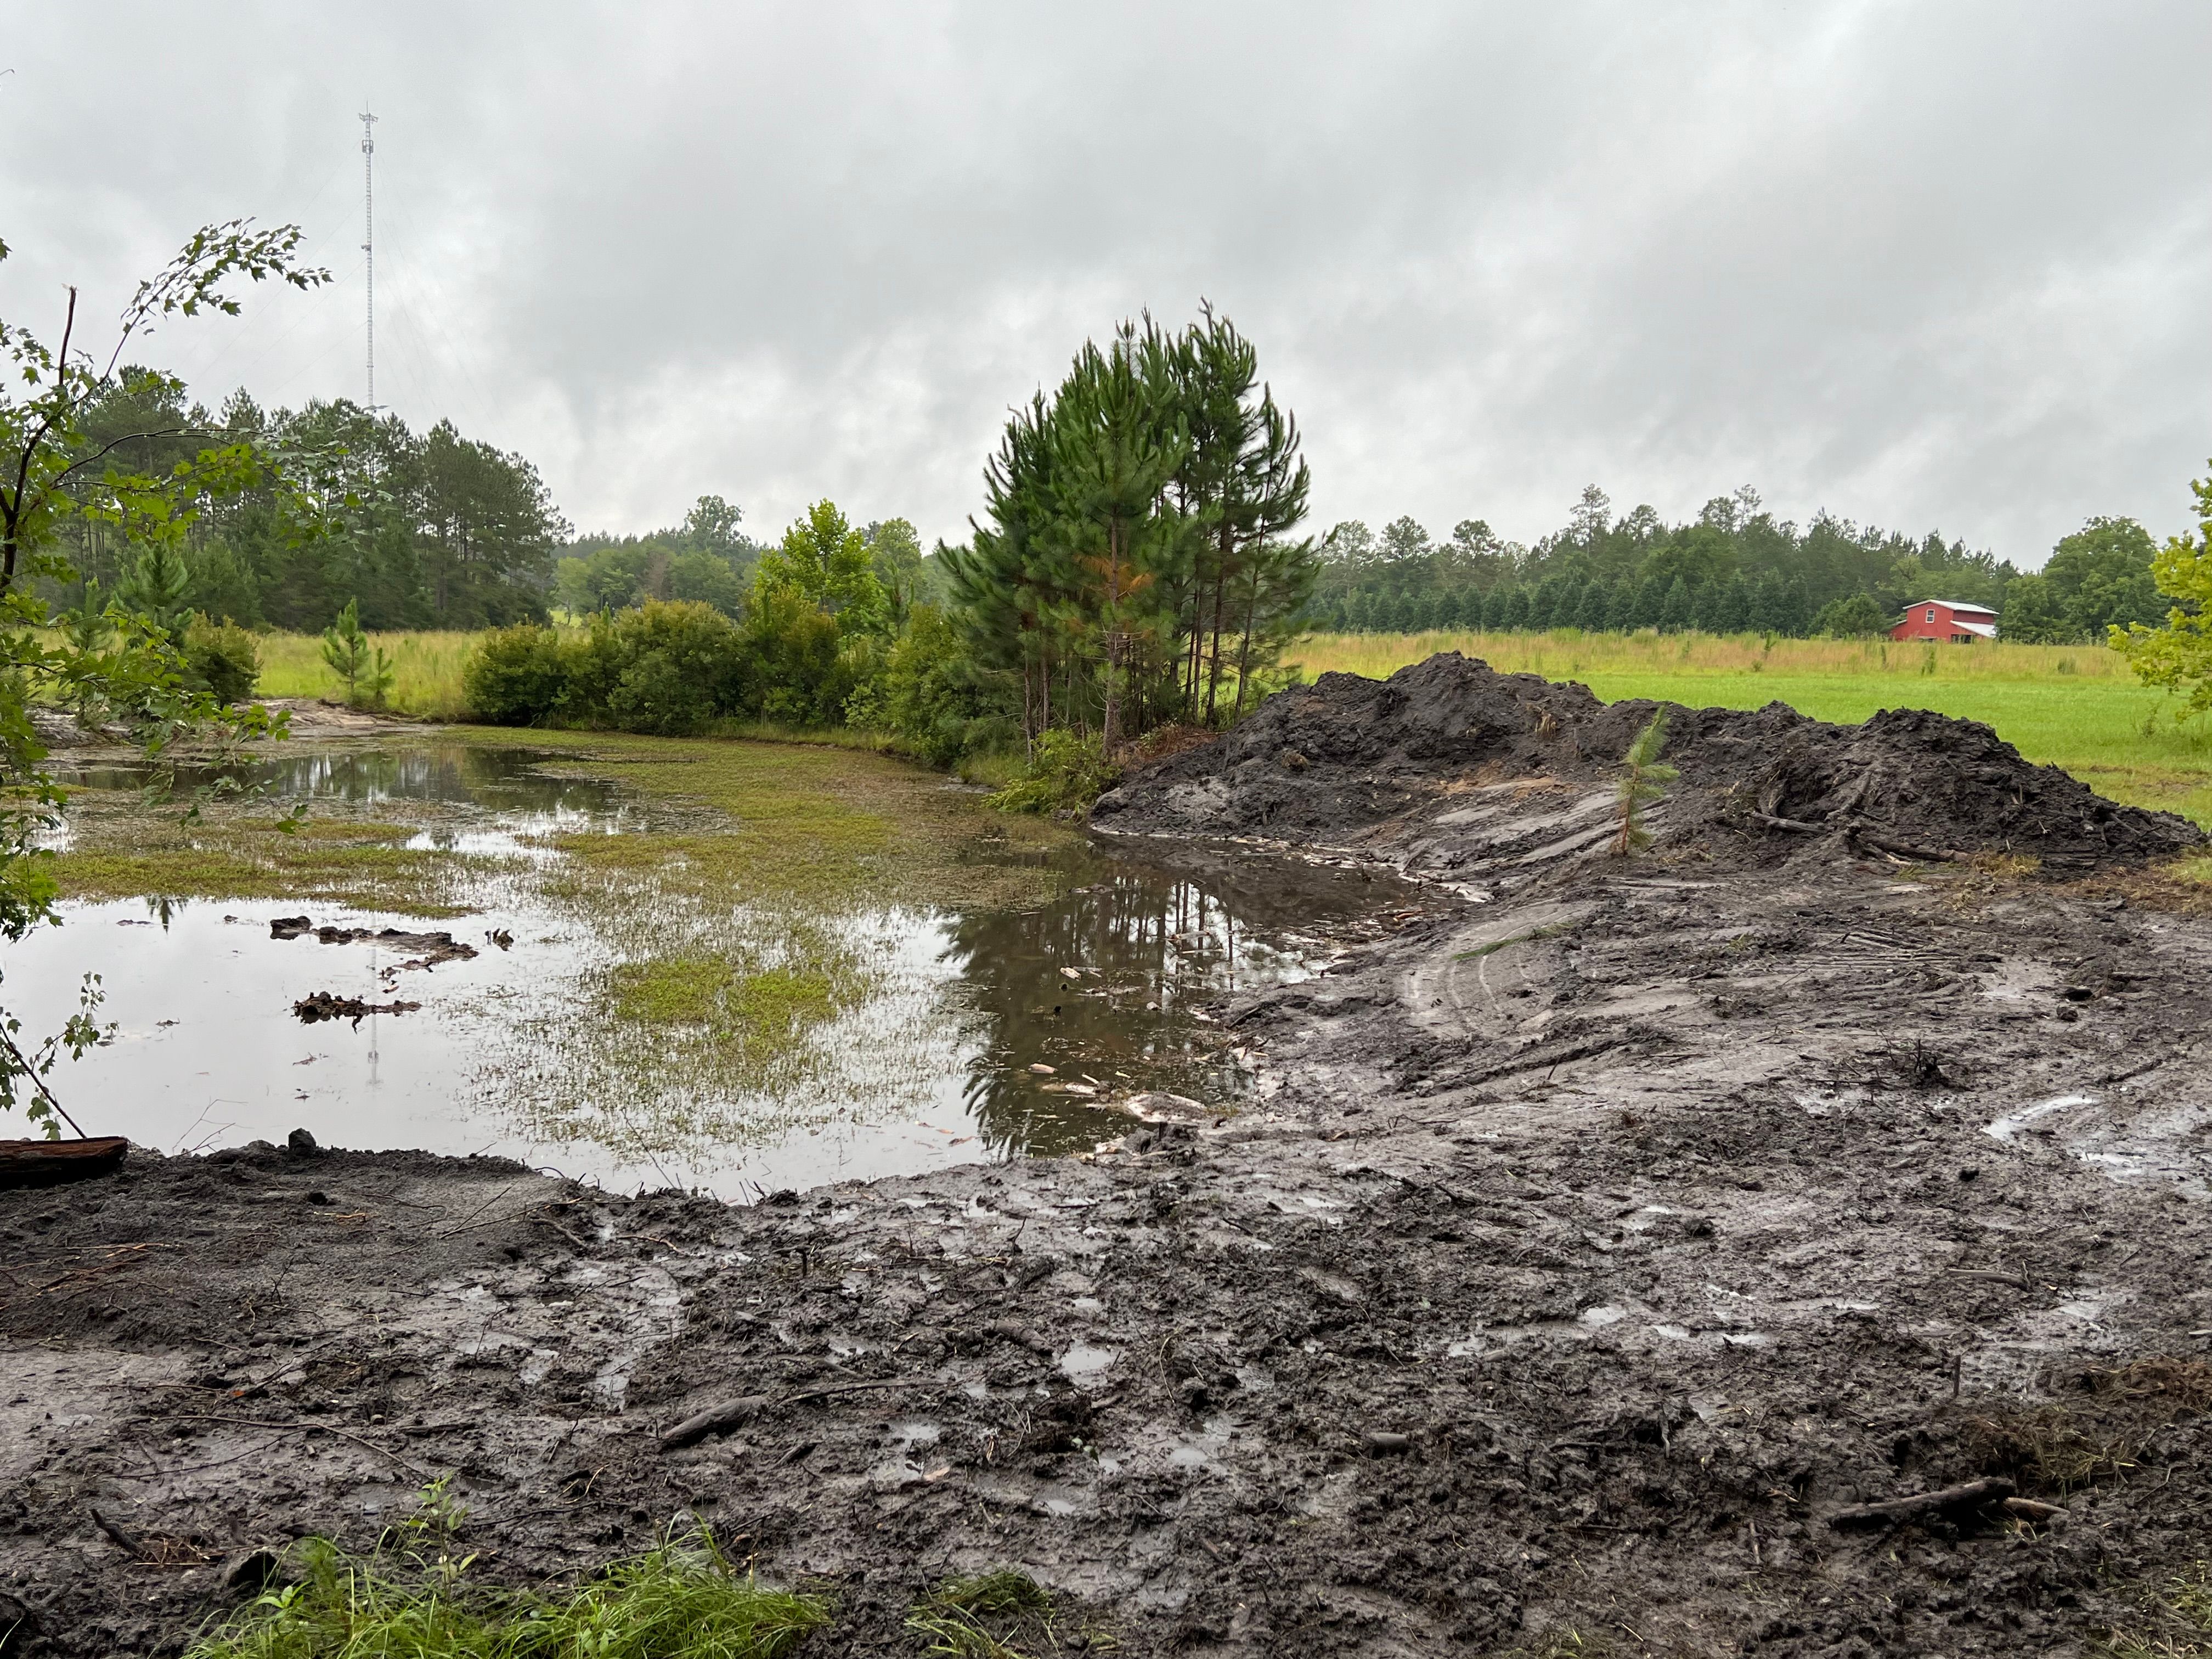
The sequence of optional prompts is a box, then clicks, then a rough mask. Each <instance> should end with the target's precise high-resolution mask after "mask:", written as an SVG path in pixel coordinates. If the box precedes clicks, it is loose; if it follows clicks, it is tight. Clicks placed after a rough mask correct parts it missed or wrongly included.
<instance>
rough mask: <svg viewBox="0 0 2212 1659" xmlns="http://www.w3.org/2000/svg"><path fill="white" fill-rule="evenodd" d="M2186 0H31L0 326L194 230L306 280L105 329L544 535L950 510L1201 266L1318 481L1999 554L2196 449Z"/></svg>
mask: <svg viewBox="0 0 2212 1659" xmlns="http://www.w3.org/2000/svg"><path fill="white" fill-rule="evenodd" d="M2208 62H2212V4H2208V3H2206V0H2172V3H2148V0H2147V3H2128V0H2095V3H2085V0H2072V3H2063V4H2061V3H2025V0H1999V3H1984V4H1975V3H1951V0H1902V3H1827V4H1822V3H1802V0H1758V3H1750V4H1743V5H1729V4H1724V3H1717V0H1692V3H1685V4H1668V3H1659V0H1627V3H1618V4H1608V3H1586V4H1585V3H1571V0H1543V3H1538V0H1523V3H1516V4H1510V5H1483V4H1476V3H1459V4H1434V5H1431V4H1420V3H1387V0H1370V3H1365V4H1357V5H1353V4H1346V5H1340V6H1316V5H1309V4H1304V3H1297V0H1269V3H1254V4H1249V5H1204V4H1195V3H1191V0H1180V3H1175V4H1165V3H1163V4H1158V5H1151V6H1146V5H1117V4H1111V3H1109V4H1105V5H1094V6H1089V7H1084V8H1077V7H1073V6H1064V5H1040V4H1036V3H1033V0H1032V3H1007V4H1000V5H985V4H963V3H919V0H904V3H897V4H891V3H884V4H879V5H874V6H856V5H838V4H830V3H823V0H811V3H807V4H805V5H800V4H796V3H793V4H787V5H782V6H775V7H767V6H760V7H752V6H742V5H735V4H728V3H721V4H713V5H697V6H684V5H677V4H662V3H651V4H624V5H616V4H608V5H603V6H589V7H587V6H583V5H567V4H561V3H556V0H534V3H531V4H526V5H522V4H517V5H499V4H492V3H482V0H468V3H453V0H442V3H438V4H425V5H407V4H398V3H383V4H378V5H374V6H353V7H338V6H332V5H324V6H309V5H306V4H301V3H283V4H276V3H271V4H267V5H263V6H254V5H249V4H227V3H223V0H209V3H203V4H198V5H191V6H184V5H176V4H173V3H163V4H150V3H121V4H117V3H109V4H104V5H101V6H98V7H90V6H80V5H61V4H49V5H43V6H37V7H27V8H25V9H24V10H23V11H21V12H20V13H17V14H16V15H15V21H13V22H12V23H11V25H10V27H9V30H8V32H7V41H6V44H5V46H4V47H0V69H4V70H12V71H13V72H12V73H8V74H4V75H0V146H4V151H0V153H4V155H5V156H6V165H5V169H4V173H0V238H4V239H5V240H6V241H7V242H8V243H9V245H10V246H12V247H13V248H14V249H15V256H14V257H13V258H10V259H9V261H8V262H7V263H6V264H4V265H0V317H4V318H6V319H9V321H12V322H16V323H22V324H28V325H33V326H35V327H37V328H38V329H40V331H42V332H45V331H55V330H56V328H57V325H58V319H59V315H60V311H61V299H62V295H61V289H62V286H63V285H64V283H76V284H77V285H78V286H79V287H80V289H82V291H83V295H84V303H85V305H86V307H87V308H88V310H89V311H90V312H91V313H93V314H94V315H99V316H108V315H112V313H114V312H115V311H116V310H117V309H118V307H120V306H121V304H122V303H123V301H125V298H126V297H127V296H128V294H129V292H130V289H131V285H132V284H133V283H134V282H135V281H136V279H137V277H138V276H141V275H143V274H144V273H145V272H147V271H149V270H152V269H154V268H155V267H156V266H158V265H159V264H161V261H162V260H163V259H164V258H166V257H167V254H168V253H169V252H171V251H172V250H173V248H174V247H175V246H176V245H177V244H178V243H179V241H180V240H182V239H183V238H184V237H185V235H187V234H189V233H190V232H191V230H192V229H193V228H195V227H197V225H199V224H201V223H203V222H207V221H210V220H213V219H219V218H228V217H231V216H238V215H247V214H250V215H253V216H257V217H258V219H259V220H260V221H262V222H264V223H273V222H282V221H286V220H295V221H297V222H299V223H301V225H303V226H305V227H306V228H307V233H308V235H309V238H310V241H311V244H312V246H311V252H312V254H313V257H314V258H317V259H318V260H319V261H320V262H321V263H324V264H327V265H328V266H329V267H330V268H331V271H332V272H333V274H334V275H335V276H337V278H338V281H337V282H336V283H334V284H333V285H331V287H330V288H327V289H323V290H321V291H319V292H318V293H316V294H313V295H297V294H293V293H289V292H284V293H277V292H274V291H271V290H269V289H262V290H260V291H258V292H255V293H253V294H252V295H249V304H248V308H247V314H246V317H245V318H244V319H239V320H224V319H215V320H209V321H199V322H195V323H191V324H180V325H176V326H173V327H172V328H169V329H167V330H165V331H164V332H163V333H162V334H161V336H160V337H158V339H157V342H156V343H155V346H154V347H153V348H152V349H149V351H148V352H147V353H146V354H145V355H146V356H148V357H149V359H150V360H153V361H157V362H161V363H162V364H163V365H164V366H166V367H168V368H173V369H174V370H176V371H178V372H179V373H181V374H184V375H185V377H186V378H187V379H188V380H190V381H191V384H192V386H193V388H194V390H195V392H197V393H199V394H200V395H202V396H204V397H206V398H210V401H212V400H214V399H216V398H220V397H221V396H222V393H223V392H226V391H228V389H229V388H230V387H232V386H237V385H240V384H243V385H245V386H246V387H247V388H248V389H250V390H251V391H252V392H253V393H254V394H255V395H256V396H257V397H258V398H261V399H262V400H263V401H264V403H282V404H288V405H296V404H300V403H301V402H303V401H305V400H307V399H308V398H317V397H320V398H330V397H337V396H349V397H353V398H360V397H362V394H363V386H362V308H363V307H362V301H363V294H362V254H361V252H360V248H359V244H360V242H361V240H362V235H361V216H362V157H361V154H360V131H361V128H360V123H359V122H358V120H357V119H356V113H357V112H359V111H361V110H362V109H363V108H370V107H373V108H374V110H375V112H377V113H378V115H379V116H380V122H379V124H378V125H377V128H376V142H377V149H376V158H375V159H376V191H377V265H376V277H377V307H378V310H377V346H378V351H377V395H378V398H379V400H380V401H381V402H383V403H386V404H389V405H391V406H392V408H394V409H396V410H398V411H399V412H400V413H402V414H403V415H404V416H406V417H407V418H408V419H409V420H410V422H414V423H416V425H417V426H418V427H420V426H424V425H428V423H430V422H433V421H435V420H436V419H437V418H439V417H440V416H451V417H452V418H453V420H454V421H455V422H456V423H457V424H458V425H459V426H460V427H461V428H462V429H463V430H464V431H465V432H466V433H468V434H469V435H471V436H479V437H484V438H488V439H489V440H491V441H494V442H495V443H497V444H499V445H501V447H509V448H513V449H518V450H520V451H522V452H523V453H526V454H527V455H529V456H530V457H531V458H532V459H533V460H535V461H536V462H537V464H538V466H539V468H540V469H541V470H542V471H543V472H544V475H545V477H546V479H547V481H548V482H549V483H550V485H551V487H552V489H553V492H554V495H555V497H556V500H557V501H559V503H560V505H561V507H562V509H563V510H564V511H565V512H566V513H567V514H568V517H569V518H570V519H572V520H574V522H575V523H576V524H577V525H578V526H581V527H588V528H594V529H614V530H640V529H648V528H651V527H653V526H656V525H659V524H664V523H669V522H673V521H675V520H678V519H679V518H680V517H681V516H682V513H683V512H684V507H685V506H686V505H687V504H688V503H689V501H690V500H691V499H692V498H694V497H695V496H696V495H700V494H701V493H702V492H706V491H714V492H716V493H719V494H721V495H727V496H728V497H730V498H731V499H732V500H733V501H738V503H740V504H741V505H742V506H743V507H744V509H745V512H746V517H747V524H748V527H749V528H750V529H751V530H752V531H753V532H755V533H756V534H761V535H767V534H773V533H775V532H776V531H778V530H780V528H781V526H782V525H783V524H784V523H786V522H787V520H789V519H790V518H791V517H792V516H793V514H794V513H796V512H797V511H798V510H799V507H801V506H802V505H803V504H804V503H805V502H806V501H810V500H812V499H814V498H817V497H818V496H821V495H829V496H832V497H834V498H835V499H836V501H838V502H839V503H840V504H841V505H842V506H843V507H846V508H847V510H848V512H850V513H852V514H853V515H854V517H856V518H858V519H860V520H867V519H873V518H883V517H889V516H891V515H893V514H903V515H904V516H906V517H908V518H911V519H913V520H915V522H916V523H917V524H918V525H919V526H921V530H922V532H923V535H924V537H925V538H926V539H927V538H933V537H936V536H944V537H946V538H957V537H960V536H962V535H963V534H964V533H965V526H966V519H967V515H968V514H969V513H971V512H974V511H976V510H977V509H978V506H979V499H980V490H979V484H978V477H979V472H980V468H981V461H982V459H983V456H984V454H985V453H986V452H987V450H988V448H989V447H990V446H991V445H992V444H993V443H994V441H995V439H996V436H997V433H998V429H999V428H1000V424H1001V422H1003V420H1004V418H1005V414H1006V408H1007V406H1008V405H1009V404H1012V403H1015V402H1018V401H1019V400H1021V399H1023V398H1026V397H1027V396H1028V394H1029V393H1030V392H1031V391H1032V390H1033V389H1035V388H1036V386H1038V385H1039V384H1040V383H1041V382H1043V383H1047V384H1048V383H1050V382H1052V381H1053V380H1056V379H1057V378H1058V376H1059V374H1060V371H1061V370H1062V368H1064V367H1065V365H1066V361H1067V359H1068V357H1069V356H1070V355H1071V354H1072V352H1073V350H1074V349H1075V348H1076V347H1077V346H1078V345H1079V344H1080V343H1081V342H1082V341H1083V339H1084V338H1085V337H1086V336H1091V335H1102V334H1103V333H1104V332H1105V331H1107V330H1109V329H1110V328H1111V326H1112V325H1113V324H1114V322H1115V319H1119V318H1121V317H1124V316H1127V315H1130V314H1132V313H1135V312H1137V311H1139V309H1141V308H1145V307H1149V308H1150V309H1151V310H1152V313H1154V314H1155V315H1156V316H1158V317H1160V318H1162V319H1170V320H1176V321H1180V320H1181V319H1184V318H1186V317H1187V316H1188V315H1189V314H1191V313H1193V312H1194V309H1195V307H1196V306H1197V304H1198V301H1199V300H1200V297H1201V296H1204V297H1206V298H1210V299H1212V301H1214V302H1215V303H1216V304H1217V305H1218V306H1219V307H1222V308H1223V309H1224V310H1225V311H1226V312H1227V313H1228V314H1229V315H1230V316H1231V318H1232V319H1235V320H1236V322H1237V324H1238V325H1239V326H1240V327H1242V328H1243V330H1244V331H1246V332H1247V333H1248V334H1249V335H1250V336H1251V337H1253V338H1254V339H1255V341H1256V343H1258V345H1259V347H1260V350H1261V367H1262V371H1263V373H1265V374H1267V377H1268V378H1269V379H1270V380H1272V382H1273V385H1274V387H1275V390H1276V392H1277V394H1278V396H1279V398H1282V399H1283V400H1285V402H1287V403H1288V404H1290V405H1291V408H1292V409H1293V410H1295V411H1296V412H1297V416H1298V418H1299V421H1300V422H1301V424H1302V426H1303V427H1304V432H1305V435H1306V443H1307V450H1308V453H1309V454H1310V457H1311V459H1312V462H1313V468H1314V478H1315V490H1314V506H1315V520H1316V524H1317V525H1322V526H1325V525H1327V524H1328V523H1330V522H1333V521H1334V520H1338V519H1343V518H1353V517H1358V518H1364V519H1366V520H1369V521H1370V523H1373V524H1376V525H1380V524H1381V523H1383V521H1385V520H1389V519H1391V518H1394V517H1395V516H1396V515H1398V514H1399V513H1413V515H1414V516H1415V517H1417V518H1419V520H1422V521H1423V522H1424V523H1425V524H1426V525H1427V526H1429V527H1430V528H1431V531H1432V532H1437V534H1439V535H1442V534H1443V533H1446V532H1449V528H1450V526H1452V525H1453V524H1454V523H1455V522H1456V521H1457V520H1461V519H1462V518H1468V517H1482V518H1486V519H1488V520H1490V521H1491V523H1492V525H1493V526H1495V527H1496V528H1497V529H1498V531H1499V532H1501V533H1503V534H1504V535H1507V536H1510V537H1515V538H1521V539H1524V540H1527V539H1533V538H1535V537H1536V536H1538V535H1541V534H1542V533H1543V532H1546V531H1547V530H1549V529H1552V528H1554V527H1556V526H1559V525H1560V524H1562V523H1564V522H1565V519H1566V516H1567V513H1568V509H1569V508H1570V507H1571V504H1572V503H1573V501H1574V499H1575V497H1576V495H1577V493H1578V492H1579V491H1580V490H1581V489H1582V487H1583V485H1584V484H1586V483H1592V482H1595V483H1600V484H1601V485H1602V486H1603V487H1604V488H1605V489H1607V491H1608V492H1609V493H1610V494H1611V495H1612V496H1613V501H1614V503H1615V506H1616V508H1617V509H1619V510H1626V508H1627V507H1630V506H1632V505H1633V504H1635V503H1637V502H1639V501H1649V502H1650V503H1652V504H1653V505H1654V506H1656V507H1658V508H1659V509H1660V510H1661V511H1662V513H1665V514H1667V515H1668V517H1670V518H1675V517H1686V516H1688V515H1690V514H1692V513H1694V512H1695V511H1696V509H1697V507H1699V504H1700V503H1701V502H1702V501H1704V500H1705V498H1706V497H1708V496H1710V495H1716V494H1721V493H1725V492H1726V491H1728V490H1729V489H1733V488H1734V487H1735V486H1736V485H1738V484H1741V483H1753V484H1755V485H1757V486H1758V487H1759V489H1761V490H1762V491H1764V492H1765V495H1766V497H1767V500H1768V501H1769V502H1770V503H1771V504H1772V505H1774V506H1776V507H1778V508H1780V509H1782V510H1783V511H1784V512H1785V513H1789V514H1791V515H1794V516H1797V517H1800V518H1802V517H1805V516H1808V515H1809V514H1810V513H1812V512H1813V511H1814V510H1815V509H1816V508H1819V507H1827V508H1829V509H1831V510H1832V511H1835V512H1837V513H1842V514H1844V515H1845V516H1848V517H1851V518H1856V519H1859V520H1871V521H1873V522H1876V523H1880V524H1882V525H1885V526H1892V527H1895V528H1899V529H1902V530H1906V531H1911V532H1916V533H1917V532H1923V531H1925V530H1927V529H1929V528H1940V529H1941V530H1942V532H1944V533H1945V534H1946V535H1947V536H1960V537H1964V538H1966V540H1967V541H1968V542H1969V543H1971V544H1975V545H1978V546H1988V547H1990V548H1993V549H1995V550H1996V551H1997V552H1999V553H2000V554H2002V555H2003V556H2008V557H2010V558H2013V559H2015V561H2018V562H2021V563H2023V564H2031V565H2032V564H2034V563H2038V562H2040V561H2041V560H2042V558H2043V557H2044V556H2045V554H2046V553H2047V552H2048V550H2049V548H2050V545H2051V542H2052V541H2053V540H2054V539H2055V538H2057V537H2058V536H2060V535H2063V534H2064V533H2065V532H2067V531H2069V530H2070V529H2073V528H2074V527H2075V526H2078V525H2079V524H2080V523H2081V520H2083V519H2084V518H2086V517H2087V516H2088V515H2090V514H2092V513H2125V514H2131V515H2134V516H2136V517H2138V518H2141V519H2142V520H2144V521H2145V522H2146V523H2148V524H2149V525H2150V526H2151V527H2152V528H2153V529H2154V531H2157V532H2160V533H2161V534H2162V533H2165V532H2170V531H2172V530H2176V529H2179V528H2180V527H2182V526H2183V524H2184V522H2185V508H2186V507H2187V505H2188V499H2189V497H2188V491H2187V488H2186V485H2187V481H2188V479H2189V478H2191V477H2194V476H2203V473H2204V471H2205V470H2206V457H2207V455H2208V454H2212V372H2208V371H2212V283H2208V278H2212V187H2208V181H2207V162H2208V161H2212V103H2208V102H2207V100H2205V98H2204V96H2203V73H2204V67H2205V65H2206V64H2207V63H2208Z"/></svg>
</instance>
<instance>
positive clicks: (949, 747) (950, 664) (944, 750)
mask: <svg viewBox="0 0 2212 1659" xmlns="http://www.w3.org/2000/svg"><path fill="white" fill-rule="evenodd" d="M1004 701H1005V698H1004V694H1003V692H1000V691H997V690H994V688H993V687H992V686H991V684H989V683H988V681H987V678H986V677H985V676H984V675H983V674H982V673H981V671H979V670H978V669H977V668H976V666H975V661H974V659H972V658H971V657H970V656H969V654H968V653H967V651H966V650H965V649H964V648H963V646H962V643H961V639H960V635H959V632H958V630H957V629H955V628H954V627H953V625H952V623H951V622H950V621H949V620H947V618H946V617H945V613H944V612H942V611H939V610H938V609H937V608H936V607H935V606H934V605H916V606H915V607H914V611H913V617H912V620H911V621H910V622H909V623H908V628H907V631H906V632H905V633H904V634H903V635H901V636H900V638H899V641H898V642H897V643H896V645H894V646H893V647H891V649H890V654H889V656H888V657H887V659H885V661H884V667H883V671H882V673H881V674H880V675H879V676H878V678H876V679H875V680H873V681H872V682H871V683H870V684H867V685H866V686H864V687H862V689H861V690H860V693H857V694H856V695H855V696H854V700H853V702H850V703H848V705H847V707H846V713H845V718H846V719H847V720H850V721H851V722H852V723H853V724H854V725H856V726H876V727H878V729H881V730H887V731H890V732H896V733H897V734H898V736H899V737H900V738H902V739H903V740H904V741H905V743H906V744H907V745H908V747H909V748H910V749H912V750H914V752H915V754H917V755H919V756H921V758H922V759H924V760H926V761H927V762H929V763H931V764H932V765H933V766H950V765H951V764H952V763H953V762H955V761H957V760H958V759H959V758H960V757H962V756H963V755H971V754H975V753H976V752H978V751H979V750H982V749H985V748H988V747H992V746H994V745H998V744H1005V743H1006V742H1008V741H1010V740H1012V739H1013V738H1015V736H1016V733H1015V732H1014V728H1013V723H1012V720H1010V719H1008V718H1007V716H1006V714H1005V713H1004V710H1003V708H1002V704H1003V702H1004Z"/></svg>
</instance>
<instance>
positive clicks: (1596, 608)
mask: <svg viewBox="0 0 2212 1659" xmlns="http://www.w3.org/2000/svg"><path fill="white" fill-rule="evenodd" d="M1612 605H1613V591H1612V589H1610V588H1608V587H1607V586H1606V585H1605V583H1604V582H1603V581H1601V580H1593V581H1591V582H1589V583H1587V584H1586V585H1585V586H1583V592H1582V598H1581V599H1577V601H1576V602H1575V626H1576V627H1577V628H1579V629H1582V630H1583V633H1585V634H1601V633H1603V632H1604V631H1605V629H1606V627H1607V616H1608V613H1609V612H1610V611H1611V608H1612Z"/></svg>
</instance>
